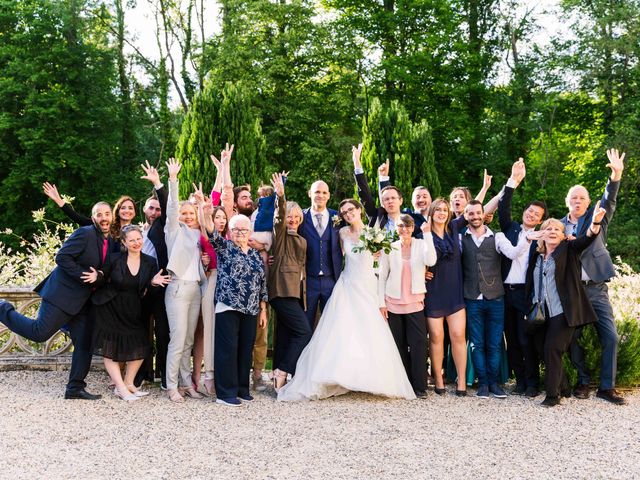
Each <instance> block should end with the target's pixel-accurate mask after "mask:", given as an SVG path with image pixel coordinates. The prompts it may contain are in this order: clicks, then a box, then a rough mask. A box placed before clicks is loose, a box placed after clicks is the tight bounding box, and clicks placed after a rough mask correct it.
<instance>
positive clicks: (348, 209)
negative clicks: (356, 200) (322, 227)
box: [340, 207, 356, 217]
mask: <svg viewBox="0 0 640 480" xmlns="http://www.w3.org/2000/svg"><path fill="white" fill-rule="evenodd" d="M355 209H356V207H350V208H345V209H344V210H342V211H341V212H340V215H342V216H343V217H344V216H345V215H346V214H347V213H351V212H353V211H354V210H355Z"/></svg>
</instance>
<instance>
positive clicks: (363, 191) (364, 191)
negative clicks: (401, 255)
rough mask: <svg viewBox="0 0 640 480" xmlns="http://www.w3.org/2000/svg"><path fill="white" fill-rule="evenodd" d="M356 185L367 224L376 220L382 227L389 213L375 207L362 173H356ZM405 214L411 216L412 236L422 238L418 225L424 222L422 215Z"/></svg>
mask: <svg viewBox="0 0 640 480" xmlns="http://www.w3.org/2000/svg"><path fill="white" fill-rule="evenodd" d="M356 185H357V186H358V196H359V197H360V201H361V202H362V206H363V207H364V211H365V213H366V214H367V217H368V218H369V226H370V227H373V226H374V225H375V224H376V221H377V222H378V225H379V226H380V228H384V227H385V225H386V224H387V222H388V221H389V214H388V213H387V211H386V210H385V209H384V208H382V207H376V202H375V200H374V199H373V196H372V195H371V189H370V188H369V184H368V183H367V177H366V176H365V174H364V173H356ZM381 185H382V184H381ZM385 186H386V185H385ZM407 215H411V216H412V217H413V222H414V226H413V234H412V236H413V237H415V238H422V230H420V225H422V224H423V223H424V217H423V216H422V215H419V214H417V213H413V212H409V213H407ZM418 217H420V218H418Z"/></svg>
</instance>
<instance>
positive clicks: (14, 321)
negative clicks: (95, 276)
mask: <svg viewBox="0 0 640 480" xmlns="http://www.w3.org/2000/svg"><path fill="white" fill-rule="evenodd" d="M104 240H105V237H104V236H103V235H102V233H101V232H100V231H98V229H97V228H96V227H95V226H94V225H91V226H86V227H80V228H78V229H77V230H76V231H75V232H73V233H72V234H71V236H70V237H69V238H68V239H67V241H66V242H64V245H62V248H60V250H59V251H58V254H57V255H56V264H57V266H56V268H55V269H54V270H53V272H51V274H50V275H49V276H48V277H47V278H46V279H45V280H44V281H42V282H41V283H40V284H39V285H38V286H37V287H36V288H35V291H36V292H38V294H39V295H40V296H41V297H42V303H41V305H40V310H39V311H38V318H37V319H35V320H32V319H30V318H28V317H25V316H24V315H21V314H20V313H18V312H16V310H15V309H14V308H13V306H12V305H11V304H10V303H6V302H2V303H0V322H2V323H4V324H5V325H6V326H7V327H8V328H9V329H10V330H12V331H13V332H15V333H17V334H18V335H21V336H22V337H25V338H27V339H29V340H32V341H34V342H44V341H45V340H48V339H49V338H50V337H51V336H52V335H54V334H55V333H56V332H57V331H58V330H59V329H60V328H61V327H63V326H64V327H65V329H66V330H68V332H69V335H70V336H71V340H72V341H73V357H72V360H71V370H70V372H69V383H67V393H76V392H79V391H81V390H84V388H85V387H86V383H85V381H84V379H85V377H86V376H87V374H88V373H89V368H90V367H91V356H92V351H91V330H92V329H91V323H90V321H89V318H88V313H89V305H88V304H89V302H88V300H89V297H90V296H91V292H92V291H93V287H92V286H91V284H89V283H84V282H83V281H82V278H81V275H82V272H88V271H89V270H90V268H91V267H93V268H95V269H96V270H98V269H100V268H101V266H102V264H103V259H102V252H103V242H104ZM112 243H113V242H112V241H111V240H110V239H107V249H106V251H107V256H108V255H109V251H110V250H111V248H112Z"/></svg>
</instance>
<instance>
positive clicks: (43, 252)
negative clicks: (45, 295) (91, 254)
mask: <svg viewBox="0 0 640 480" xmlns="http://www.w3.org/2000/svg"><path fill="white" fill-rule="evenodd" d="M32 215H33V221H34V222H35V223H38V224H41V225H42V228H41V229H40V231H39V232H37V233H36V234H34V235H33V238H32V239H31V240H27V239H25V238H22V237H20V236H18V235H16V234H15V233H13V231H12V230H11V229H10V228H7V229H5V230H4V231H2V232H0V234H1V235H0V285H2V286H3V287H34V286H36V285H37V284H38V283H40V281H41V280H42V279H43V278H45V277H46V276H47V275H48V274H49V273H50V272H51V270H53V268H54V267H55V256H56V253H57V252H58V249H59V248H60V246H61V245H62V243H63V242H64V240H65V239H66V238H67V237H68V236H69V235H70V234H71V232H73V230H74V227H73V226H71V225H68V224H65V223H57V222H53V221H51V220H47V219H46V218H45V217H44V208H42V209H40V210H35V211H33V212H32ZM2 235H4V236H7V237H9V236H10V237H14V238H18V239H19V240H20V247H21V248H20V249H19V250H14V249H13V248H11V247H10V246H8V245H7V244H6V243H5V242H3V241H2Z"/></svg>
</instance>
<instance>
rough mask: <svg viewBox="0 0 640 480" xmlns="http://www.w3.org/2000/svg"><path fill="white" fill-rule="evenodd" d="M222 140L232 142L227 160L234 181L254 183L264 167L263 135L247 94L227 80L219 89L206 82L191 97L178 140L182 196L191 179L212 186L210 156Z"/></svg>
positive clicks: (221, 147)
mask: <svg viewBox="0 0 640 480" xmlns="http://www.w3.org/2000/svg"><path fill="white" fill-rule="evenodd" d="M225 143H229V144H234V145H236V148H235V150H234V154H233V160H232V162H231V177H232V179H233V181H234V183H235V184H236V185H241V184H243V183H249V184H252V185H257V184H258V183H259V181H260V179H261V177H262V175H263V174H264V172H265V167H266V164H265V138H264V136H263V135H262V129H261V126H260V119H259V118H257V117H256V116H255V115H254V113H253V110H252V99H251V95H250V94H249V93H248V91H247V89H246V88H245V87H243V86H242V85H234V84H231V83H228V84H226V85H225V86H224V88H223V89H222V91H219V90H218V89H217V88H216V85H214V84H213V82H207V83H205V88H204V90H203V91H202V92H199V93H198V94H197V95H196V96H195V98H194V100H193V104H192V105H191V108H190V109H189V111H188V112H187V115H186V116H185V119H184V122H183V124H182V131H181V133H180V137H179V139H178V145H177V149H176V157H177V158H178V159H179V160H180V161H181V162H182V169H181V171H180V178H181V180H183V181H182V182H181V184H180V194H181V196H182V197H186V196H187V195H188V194H189V192H190V191H191V182H195V183H198V182H202V184H203V185H205V186H206V188H209V187H211V186H213V182H214V179H215V167H214V165H213V163H212V162H211V159H210V155H211V154H213V155H215V156H216V157H219V152H220V151H221V150H222V149H223V148H224V145H225Z"/></svg>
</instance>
